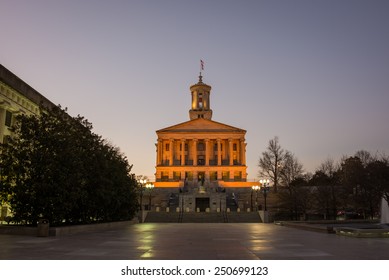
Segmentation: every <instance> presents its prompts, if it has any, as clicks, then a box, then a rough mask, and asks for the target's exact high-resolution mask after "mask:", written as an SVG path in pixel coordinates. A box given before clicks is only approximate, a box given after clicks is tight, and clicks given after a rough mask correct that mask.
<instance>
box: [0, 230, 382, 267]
mask: <svg viewBox="0 0 389 280" xmlns="http://www.w3.org/2000/svg"><path fill="white" fill-rule="evenodd" d="M0 259H2V260H12V259H19V260H25V259H43V260H52V259H54V260H62V259H71V260H78V259H90V260H98V259H104V260H108V259H114V260H126V259H133V260H134V259H138V260H142V259H165V260H175V259H182V260H191V259H193V260H194V259H215V260H220V259H241V260H246V259H268V260H274V259H281V260H291V259H297V260H301V259H304V260H317V259H321V260H325V259H346V260H355V259H362V260H369V259H381V260H389V238H363V239H362V238H352V237H344V236H337V235H335V234H326V233H318V232H311V231H305V230H300V229H294V228H288V227H283V226H277V225H274V224H252V223H251V224H222V223H221V224H136V225H132V226H128V227H126V228H123V229H121V230H110V231H102V232H89V233H80V234H74V235H69V236H63V237H26V236H14V235H0Z"/></svg>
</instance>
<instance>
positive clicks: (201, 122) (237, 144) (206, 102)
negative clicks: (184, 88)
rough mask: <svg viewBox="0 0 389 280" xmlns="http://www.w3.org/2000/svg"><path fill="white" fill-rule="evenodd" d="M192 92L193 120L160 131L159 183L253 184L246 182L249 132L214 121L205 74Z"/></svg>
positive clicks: (156, 184) (194, 185)
mask: <svg viewBox="0 0 389 280" xmlns="http://www.w3.org/2000/svg"><path fill="white" fill-rule="evenodd" d="M190 92H191V99H192V102H191V108H190V110H189V118H190V120H189V121H187V122H183V123H180V124H177V125H173V126H170V127H167V128H163V129H160V130H158V131H156V133H157V136H158V140H157V144H156V154H157V158H156V173H155V178H156V182H155V186H156V187H184V186H187V187H189V188H191V187H198V186H203V187H211V188H212V187H248V186H251V185H250V184H249V183H248V182H246V180H247V173H246V172H247V171H246V170H247V166H246V142H245V134H246V131H245V130H243V129H240V128H237V127H233V126H230V125H226V124H223V123H219V122H215V121H213V120H212V110H211V105H210V104H211V103H210V95H211V86H209V85H207V84H205V83H203V81H202V76H201V74H200V77H199V82H198V83H196V84H195V85H192V86H191V87H190ZM251 184H252V183H251Z"/></svg>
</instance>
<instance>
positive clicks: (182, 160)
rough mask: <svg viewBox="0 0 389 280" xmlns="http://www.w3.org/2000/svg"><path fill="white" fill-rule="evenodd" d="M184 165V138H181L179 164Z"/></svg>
mask: <svg viewBox="0 0 389 280" xmlns="http://www.w3.org/2000/svg"><path fill="white" fill-rule="evenodd" d="M183 165H185V139H181V166H183Z"/></svg>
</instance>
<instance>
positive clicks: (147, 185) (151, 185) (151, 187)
mask: <svg viewBox="0 0 389 280" xmlns="http://www.w3.org/2000/svg"><path fill="white" fill-rule="evenodd" d="M146 189H147V190H148V192H149V207H148V208H149V210H151V192H152V191H153V189H154V185H153V184H151V183H147V184H146Z"/></svg>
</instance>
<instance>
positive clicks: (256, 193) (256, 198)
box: [251, 185, 259, 210]
mask: <svg viewBox="0 0 389 280" xmlns="http://www.w3.org/2000/svg"><path fill="white" fill-rule="evenodd" d="M258 190H259V186H257V185H255V186H252V187H251V209H254V208H253V193H254V191H255V208H257V210H258V206H257V205H258Z"/></svg>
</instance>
